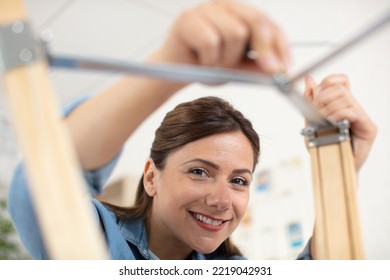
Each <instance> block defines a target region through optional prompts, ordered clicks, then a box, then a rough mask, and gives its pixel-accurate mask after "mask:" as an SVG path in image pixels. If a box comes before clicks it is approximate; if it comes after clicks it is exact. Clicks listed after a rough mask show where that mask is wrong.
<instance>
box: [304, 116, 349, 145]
mask: <svg viewBox="0 0 390 280" xmlns="http://www.w3.org/2000/svg"><path fill="white" fill-rule="evenodd" d="M349 126H350V125H349V122H348V121H347V120H342V121H340V122H337V123H336V124H335V127H327V128H324V129H316V128H314V127H312V126H307V127H305V128H304V129H303V130H302V135H304V136H305V137H306V138H307V140H308V146H309V147H310V148H312V147H318V146H324V145H331V144H335V143H340V142H343V141H347V140H349V139H350V132H349Z"/></svg>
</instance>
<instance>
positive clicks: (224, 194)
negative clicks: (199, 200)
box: [206, 183, 232, 211]
mask: <svg viewBox="0 0 390 280" xmlns="http://www.w3.org/2000/svg"><path fill="white" fill-rule="evenodd" d="M231 203H232V200H231V193H230V188H229V185H228V184H227V183H220V184H218V185H214V186H213V189H212V192H211V193H210V194H209V195H208V196H207V198H206V204H207V205H208V206H210V207H214V208H216V209H217V210H219V211H226V210H228V209H230V207H231Z"/></svg>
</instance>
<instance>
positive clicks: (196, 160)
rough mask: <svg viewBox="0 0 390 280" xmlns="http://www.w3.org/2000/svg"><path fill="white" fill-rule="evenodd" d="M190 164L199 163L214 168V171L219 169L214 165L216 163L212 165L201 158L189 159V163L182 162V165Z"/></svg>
mask: <svg viewBox="0 0 390 280" xmlns="http://www.w3.org/2000/svg"><path fill="white" fill-rule="evenodd" d="M191 162H201V163H204V164H206V165H208V166H210V167H212V168H214V169H216V170H218V169H219V165H218V164H216V163H214V162H211V161H209V160H206V159H202V158H194V159H191V160H189V161H186V162H184V163H183V165H185V164H187V163H191Z"/></svg>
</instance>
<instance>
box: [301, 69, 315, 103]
mask: <svg viewBox="0 0 390 280" xmlns="http://www.w3.org/2000/svg"><path fill="white" fill-rule="evenodd" d="M316 86H317V83H316V82H315V81H314V79H313V78H312V77H311V76H309V75H308V76H306V77H305V90H304V92H303V96H304V97H306V98H307V99H308V100H309V101H312V100H313V96H314V89H315V88H316Z"/></svg>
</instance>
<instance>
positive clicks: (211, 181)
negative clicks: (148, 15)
mask: <svg viewBox="0 0 390 280" xmlns="http://www.w3.org/2000/svg"><path fill="white" fill-rule="evenodd" d="M248 46H249V47H250V49H252V50H254V51H256V52H257V53H258V56H257V59H256V60H248V59H247V58H246V57H245V56H244V55H243V54H244V53H245V51H246V50H247V48H248ZM147 61H152V62H170V63H186V64H196V65H207V66H219V67H229V68H235V69H247V70H248V69H251V70H253V71H259V72H261V73H263V74H272V73H277V72H284V71H286V70H287V68H288V65H289V63H290V54H289V50H288V45H287V43H286V40H285V38H284V36H283V34H282V32H281V31H280V30H279V28H278V27H277V26H276V25H275V24H274V23H273V22H272V21H271V20H270V19H269V18H268V17H266V16H265V15H264V14H263V13H262V12H260V11H258V10H257V9H255V8H254V7H252V6H248V5H243V4H240V3H236V2H234V1H229V0H225V1H223V0H221V1H212V2H210V3H206V4H203V5H200V6H199V7H196V8H194V9H192V10H189V11H186V12H184V13H183V14H182V15H180V16H179V17H178V19H177V20H176V22H175V23H174V24H173V26H172V29H171V32H170V33H169V35H168V37H167V39H166V40H165V42H164V43H163V44H162V46H161V47H160V48H158V49H157V50H156V51H155V52H154V53H152V54H151V55H150V56H149V57H148V59H147ZM306 85H307V88H306V96H307V97H308V98H309V100H311V101H312V102H313V104H314V105H315V106H317V107H318V108H319V110H320V111H321V112H322V113H323V114H324V115H325V116H326V117H328V118H329V119H331V120H334V121H337V120H341V119H348V120H349V121H350V122H351V124H352V127H351V128H352V131H353V137H354V138H353V140H354V147H355V149H354V153H355V154H354V155H355V164H356V169H357V170H359V169H360V167H361V166H362V164H363V162H364V160H365V159H366V157H367V155H368V152H369V150H370V147H371V145H372V143H373V140H374V138H375V134H376V128H375V125H374V124H373V123H372V121H371V120H370V118H369V117H368V116H367V115H366V114H365V112H364V111H363V110H362V108H361V107H360V106H359V105H358V104H357V102H356V101H355V100H354V98H353V97H352V95H351V93H350V88H349V84H348V80H347V78H346V77H345V76H343V75H333V76H329V77H328V78H326V79H324V81H322V82H321V83H320V84H319V85H317V84H316V83H315V82H314V81H313V80H312V79H310V78H308V79H307V81H306ZM184 86H185V85H184V84H178V83H173V82H166V81H160V80H152V79H146V78H139V77H124V78H123V79H122V80H120V81H119V82H118V83H117V84H115V85H113V86H112V87H110V88H109V89H107V90H106V91H104V92H102V93H101V94H98V95H96V96H94V97H93V98H90V99H88V100H87V101H85V100H84V101H85V102H82V103H81V102H80V103H76V104H73V106H72V107H71V108H68V110H67V117H66V123H67V125H68V126H69V130H70V132H71V136H72V138H73V141H74V144H75V147H76V151H77V153H78V156H79V159H80V162H81V165H82V167H83V168H84V169H85V170H86V171H85V176H86V179H87V182H88V185H89V188H90V192H91V193H92V194H95V193H99V192H100V191H101V189H102V187H103V185H104V184H105V182H106V180H107V178H108V176H109V174H110V172H111V170H112V168H113V167H114V165H115V162H116V159H117V156H118V154H119V153H120V150H121V148H122V147H123V145H124V143H125V142H126V140H127V139H128V137H129V136H130V135H131V134H132V133H133V131H134V130H135V129H136V128H137V127H138V126H139V125H140V124H141V123H142V122H143V121H144V120H145V119H146V118H147V117H148V116H149V115H150V114H151V113H152V112H154V111H155V110H156V109H157V108H158V107H159V106H160V105H161V104H162V103H163V102H165V101H166V100H167V99H168V98H169V97H171V96H172V95H173V94H174V93H175V92H177V91H178V90H180V89H181V88H183V87H184ZM112 96H115V98H112ZM259 151H260V147H259V139H258V136H257V134H256V132H255V131H254V130H253V128H252V126H251V123H250V122H249V121H248V120H247V119H245V118H244V117H243V115H242V114H241V113H240V112H238V111H236V110H235V109H234V108H233V107H232V106H231V105H230V104H228V103H226V102H225V101H223V100H221V99H219V98H215V97H209V98H202V99H198V100H194V101H192V102H188V103H184V104H180V105H178V106H177V107H176V108H175V109H174V110H172V111H171V112H169V113H168V114H167V115H166V117H165V118H164V120H163V122H162V124H161V126H160V128H159V129H158V130H157V131H156V135H155V140H154V142H153V145H152V149H151V153H150V159H149V160H148V161H147V162H146V164H145V168H144V173H143V177H142V179H141V180H140V183H139V186H138V191H137V201H136V204H135V206H134V207H131V208H129V209H126V208H118V207H115V206H112V205H103V204H102V203H100V202H99V201H97V200H95V199H92V200H91V202H92V205H93V207H94V209H95V210H96V214H97V221H98V222H99V224H100V225H101V227H102V229H103V231H104V233H105V236H106V239H107V242H108V246H109V250H110V254H111V257H112V258H113V259H239V258H243V256H242V255H241V253H240V252H239V250H238V249H237V248H236V247H235V246H234V245H233V244H232V243H231V242H230V241H229V236H230V235H231V233H232V232H233V231H234V230H235V229H236V227H237V226H238V224H239V222H240V220H241V218H242V216H243V214H244V213H245V210H246V207H247V204H248V198H249V190H248V187H249V185H250V183H251V180H252V172H253V170H254V168H255V166H256V164H257V159H258V155H259ZM27 189H28V182H27V181H26V177H25V174H24V171H23V168H22V167H18V169H17V170H16V172H15V176H14V180H13V182H12V186H11V189H10V213H11V215H12V218H13V220H14V222H15V225H16V227H17V230H18V232H19V235H20V237H21V239H22V241H23V242H24V244H25V245H26V247H27V248H28V250H29V251H30V253H31V255H32V256H33V258H48V255H47V252H46V249H45V246H44V244H43V242H42V239H41V236H40V233H39V229H38V227H37V223H36V219H35V217H34V211H33V206H32V204H31V201H30V198H29V195H28V191H27ZM75 242H77V241H75ZM311 257H315V256H311V255H310V252H309V251H308V252H305V254H304V255H303V256H302V258H311Z"/></svg>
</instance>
